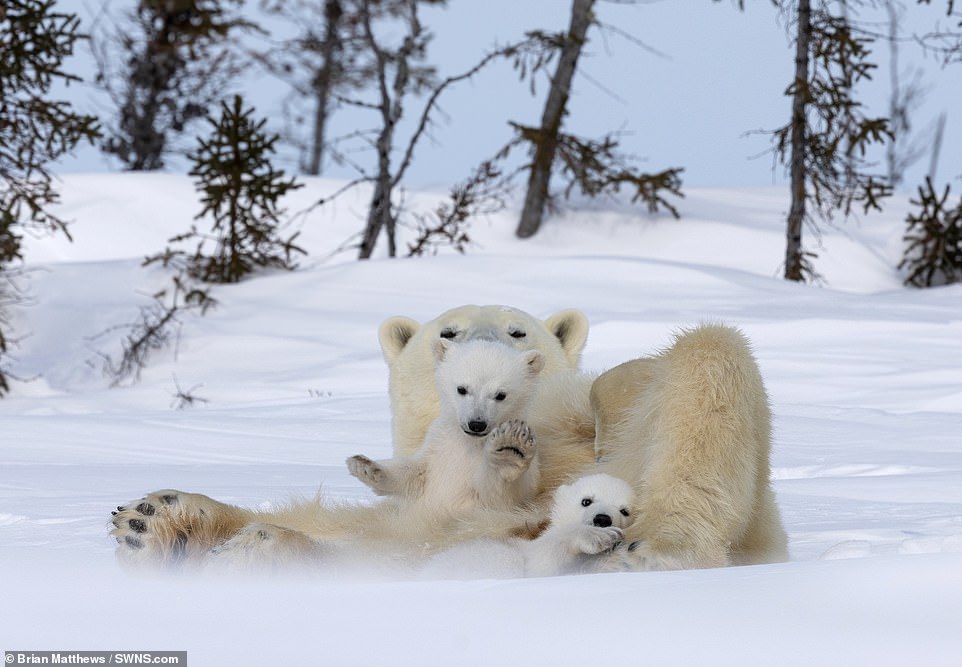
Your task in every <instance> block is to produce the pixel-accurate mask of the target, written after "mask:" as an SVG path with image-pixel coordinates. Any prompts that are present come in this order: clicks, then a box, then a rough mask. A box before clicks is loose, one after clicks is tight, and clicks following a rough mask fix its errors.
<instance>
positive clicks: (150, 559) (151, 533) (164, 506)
mask: <svg viewBox="0 0 962 667" xmlns="http://www.w3.org/2000/svg"><path fill="white" fill-rule="evenodd" d="M111 515H112V519H111V524H112V525H113V528H112V529H111V531H110V534H111V535H112V536H113V538H114V539H115V540H116V541H117V558H118V559H120V561H121V563H123V564H125V565H133V566H139V565H153V566H162V567H178V566H180V565H182V564H183V563H184V562H187V561H203V560H204V559H205V558H206V556H207V552H208V551H209V550H210V548H211V547H213V546H215V545H217V544H220V543H222V542H223V541H225V540H226V539H228V538H229V537H230V536H231V535H233V534H234V533H236V532H237V531H238V530H239V529H240V528H241V527H242V526H243V525H244V524H247V523H250V520H251V513H250V512H249V511H247V510H244V509H241V508H239V507H234V506H232V505H225V504H224V503H220V502H217V501H216V500H214V499H212V498H208V497H207V496H204V495H201V494H198V493H184V492H182V491H173V490H164V491H155V492H154V493H148V494H147V495H146V496H144V497H143V498H139V499H138V500H133V501H131V502H129V503H127V504H126V505H121V506H119V507H118V508H117V509H116V511H114V512H111Z"/></svg>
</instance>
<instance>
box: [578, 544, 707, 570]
mask: <svg viewBox="0 0 962 667" xmlns="http://www.w3.org/2000/svg"><path fill="white" fill-rule="evenodd" d="M695 566H696V565H695V563H694V561H693V560H692V559H691V558H690V557H685V556H679V555H674V554H670V553H664V552H661V551H658V550H655V549H653V548H652V547H651V546H650V545H649V544H648V543H647V542H645V541H644V540H639V541H637V542H631V543H629V544H620V545H618V546H617V547H616V548H615V549H613V550H612V551H611V552H609V553H608V554H606V555H605V556H604V557H603V558H602V559H599V561H598V562H597V563H596V564H595V567H594V571H596V572H649V571H655V570H685V569H690V568H692V567H695Z"/></svg>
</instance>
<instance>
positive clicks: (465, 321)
mask: <svg viewBox="0 0 962 667" xmlns="http://www.w3.org/2000/svg"><path fill="white" fill-rule="evenodd" d="M587 334H588V321H587V318H586V317H585V316H584V315H583V314H582V313H581V312H579V311H576V310H566V311H562V312H560V313H558V314H556V315H553V316H551V317H549V318H547V319H546V320H540V319H538V318H536V317H533V316H532V315H529V314H527V313H525V312H523V311H520V310H517V309H514V308H509V307H505V306H463V307H460V308H455V309H453V310H450V311H448V312H446V313H444V314H442V315H441V316H440V317H438V318H436V319H434V320H431V321H429V322H426V323H424V324H421V323H418V322H417V321H415V320H412V319H410V318H407V317H392V318H390V319H388V320H386V321H385V322H384V323H383V324H382V325H381V328H380V332H379V338H380V342H381V347H382V350H383V353H384V357H385V360H386V361H387V363H388V366H389V369H390V398H391V408H392V412H393V433H394V440H395V454H396V455H398V456H410V455H412V454H414V453H416V451H417V449H418V448H419V447H420V445H421V443H423V441H424V437H425V433H426V431H427V428H428V426H429V425H430V423H431V422H432V421H433V420H434V419H435V418H436V417H437V415H438V412H439V400H438V393H437V390H436V388H435V379H434V378H435V376H434V368H435V362H434V356H433V352H432V348H433V345H434V342H435V341H436V340H437V339H439V338H440V339H448V340H454V341H465V340H475V339H482V340H494V341H499V342H501V343H503V344H505V345H510V346H512V347H515V348H518V349H525V350H538V351H539V352H541V354H542V355H543V357H544V367H543V370H542V371H541V374H540V377H541V380H540V383H539V390H538V392H537V394H536V396H535V397H534V399H533V402H532V404H531V405H530V406H529V410H528V413H527V422H528V426H529V427H530V429H531V431H532V432H533V433H534V436H535V439H536V442H537V443H538V448H539V456H540V472H541V474H540V488H539V489H538V491H537V493H538V494H539V495H540V496H541V498H542V500H543V503H542V505H541V506H543V507H547V505H548V501H549V500H550V497H551V494H552V493H553V492H554V490H555V489H556V488H558V487H559V486H560V485H561V484H564V483H566V482H569V481H571V480H572V479H574V478H577V477H581V476H583V475H585V474H593V473H608V474H611V475H613V476H615V477H619V478H621V479H624V480H625V481H627V482H628V483H630V484H631V485H632V487H633V488H634V490H635V493H636V495H637V497H638V512H637V515H636V521H635V522H634V523H633V524H632V525H631V526H629V527H627V528H626V530H625V542H624V544H625V545H629V544H630V545H631V546H632V548H631V549H628V548H627V547H625V548H621V549H618V550H616V552H615V553H613V554H612V558H611V559H610V569H634V570H644V569H680V568H701V567H720V566H725V565H739V564H753V563H766V562H777V561H781V560H785V559H786V558H787V549H786V537H785V532H784V530H783V529H782V526H781V520H780V518H779V513H778V508H777V506H776V504H775V498H774V494H773V493H772V490H771V486H770V481H769V477H770V465H769V452H770V447H771V416H770V412H769V407H768V398H767V394H766V392H765V388H764V384H763V382H762V378H761V374H760V373H759V370H758V366H757V364H756V362H755V359H754V358H753V356H752V354H751V350H750V348H749V345H748V341H747V340H746V338H745V337H744V336H743V335H742V334H741V333H740V332H738V331H737V330H735V329H733V328H731V327H728V326H723V325H718V324H707V325H702V326H699V327H696V328H693V329H690V330H686V331H683V332H681V333H679V334H678V335H677V336H676V338H675V341H674V342H673V344H672V345H671V346H669V347H668V348H667V349H665V350H664V351H662V352H661V353H659V354H656V355H654V356H648V357H642V358H638V359H634V360H632V361H628V362H626V363H624V364H621V365H620V366H616V367H615V368H612V369H610V370H608V371H607V372H605V373H602V374H601V375H598V376H594V375H591V374H587V373H583V372H580V371H578V370H577V369H578V365H579V361H580V356H581V352H582V349H583V348H584V345H585V342H586V340H587ZM364 516H365V515H364V508H361V507H358V508H351V511H350V512H344V511H342V509H341V508H339V507H336V506H330V505H328V504H325V503H323V502H322V503H309V502H308V503H300V504H296V505H294V506H291V507H289V508H283V509H281V510H278V511H276V512H269V513H265V512H253V511H251V510H247V509H244V508H240V507H236V506H233V505H226V504H224V503H219V502H217V501H215V500H213V499H211V498H208V497H207V496H202V495H199V494H186V493H183V492H180V491H173V490H165V491H158V492H155V493H152V494H149V495H147V496H146V497H145V498H143V499H140V500H136V501H133V502H131V503H129V504H127V505H125V506H121V507H119V508H118V511H117V512H115V513H114V517H113V519H112V524H113V530H112V534H113V535H114V537H115V538H116V539H117V543H118V547H117V552H118V556H119V558H120V559H121V560H122V561H124V562H127V563H131V564H139V563H156V564H167V563H173V562H178V561H184V560H186V561H203V560H204V559H205V558H206V554H207V553H208V552H209V550H210V549H211V548H212V547H217V546H218V545H220V544H223V543H224V542H226V541H227V540H230V539H231V538H233V537H235V536H237V535H238V534H241V533H242V532H243V531H245V529H247V528H248V527H250V526H251V525H261V526H262V525H263V524H269V525H270V526H272V527H273V529H272V531H273V532H272V534H273V533H276V534H277V535H278V536H280V537H282V538H283V541H284V542H285V543H289V544H294V545H297V544H301V543H303V544H304V546H305V548H307V550H308V551H309V550H310V548H309V547H310V546H311V545H312V544H313V543H314V541H315V540H318V539H324V538H327V537H329V536H331V535H332V534H342V535H343V534H347V535H350V534H352V533H355V532H357V530H358V525H359V523H358V522H359V521H360V522H362V523H363V520H364ZM544 518H547V517H546V516H545V517H544ZM258 522H259V523H258ZM525 525H531V524H530V523H529V522H527V521H525ZM509 527H510V528H511V529H513V528H514V527H513V526H510V525H509ZM505 529H506V526H505V524H503V523H500V524H499V523H497V522H495V523H492V524H490V525H487V526H486V525H475V526H470V531H467V532H470V535H471V536H472V537H478V536H485V537H494V538H500V537H506V536H507V535H506V534H505ZM247 532H251V531H247ZM251 534H253V535H255V536H258V537H261V536H262V534H263V535H264V536H268V532H266V531H265V530H264V529H263V527H260V528H258V529H257V530H254V531H253V532H252V533H251ZM437 537H438V538H439V539H441V540H442V541H443V540H448V541H449V543H454V542H457V541H459V540H463V539H465V537H466V536H465V535H463V534H459V535H444V536H437ZM442 546H443V545H442ZM298 551H299V550H298V549H293V550H292V553H297V552H298Z"/></svg>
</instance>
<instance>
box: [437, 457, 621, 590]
mask: <svg viewBox="0 0 962 667" xmlns="http://www.w3.org/2000/svg"><path fill="white" fill-rule="evenodd" d="M635 508H636V498H635V492H634V489H633V488H632V487H631V485H630V484H628V483H627V482H626V481H624V480H622V479H618V478H617V477H612V476H611V475H606V474H603V473H596V474H594V475H587V476H585V477H580V478H578V479H576V480H575V481H573V482H571V483H570V484H564V485H562V486H560V487H558V490H557V491H555V495H554V501H553V502H552V505H551V523H550V524H549V525H548V528H547V529H546V530H545V531H544V532H543V533H542V534H541V535H539V536H538V537H537V538H535V539H533V540H525V539H521V538H511V539H502V540H493V539H480V540H472V541H470V542H465V543H463V544H459V545H457V546H454V547H452V548H450V549H447V550H446V551H443V552H441V553H439V554H437V555H435V556H434V557H433V558H431V560H430V561H429V562H428V563H427V565H425V566H424V568H423V569H422V570H421V573H420V576H421V578H424V579H461V578H479V579H507V578H514V577H552V576H557V575H562V574H576V573H581V572H593V571H596V570H597V569H599V568H602V569H603V566H601V565H599V563H601V562H603V560H604V559H602V558H601V557H600V555H601V554H604V553H605V552H606V551H608V550H610V549H612V548H613V547H614V546H615V545H617V544H618V543H619V542H621V541H622V538H623V536H624V529H625V528H626V527H627V526H628V525H629V524H630V523H631V522H632V521H633V520H634V519H635Z"/></svg>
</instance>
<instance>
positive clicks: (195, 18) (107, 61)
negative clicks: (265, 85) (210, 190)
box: [95, 0, 254, 171]
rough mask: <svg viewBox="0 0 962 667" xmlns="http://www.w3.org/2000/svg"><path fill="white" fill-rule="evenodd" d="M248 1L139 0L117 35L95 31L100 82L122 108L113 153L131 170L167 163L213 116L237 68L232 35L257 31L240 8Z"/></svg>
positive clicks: (112, 135) (107, 146)
mask: <svg viewBox="0 0 962 667" xmlns="http://www.w3.org/2000/svg"><path fill="white" fill-rule="evenodd" d="M242 2H243V0H139V1H138V2H137V5H136V8H135V9H134V10H133V11H132V12H131V14H130V15H129V16H127V17H126V18H125V20H122V21H121V22H120V23H119V24H118V25H117V26H116V27H115V29H114V32H113V34H108V33H102V34H100V35H97V36H96V41H95V53H96V55H97V61H98V70H99V71H98V75H97V81H98V83H99V84H100V85H101V86H102V87H103V88H104V89H105V90H106V91H107V93H108V94H109V96H110V98H111V99H112V101H113V103H114V104H115V105H116V107H117V118H116V121H115V122H114V123H111V127H110V131H109V136H108V137H107V140H106V141H105V142H104V145H103V150H104V151H105V152H106V153H108V154H110V155H113V156H115V157H117V158H118V159H119V160H120V161H121V162H122V163H123V164H124V166H125V167H126V168H127V169H129V170H131V171H150V170H156V169H162V168H163V167H164V159H165V156H167V155H168V154H169V153H170V152H171V151H172V148H173V147H172V142H173V140H174V138H175V137H176V136H177V135H179V134H181V133H183V132H184V131H185V130H186V129H187V128H188V126H189V125H190V124H191V123H192V122H193V121H196V120H198V119H201V118H203V117H204V116H205V115H206V114H207V110H208V109H209V108H210V107H211V106H212V105H213V104H215V102H216V101H217V100H219V99H221V98H222V97H223V95H224V91H225V90H226V89H227V88H229V84H230V81H231V80H232V78H233V77H234V75H235V74H236V73H237V71H238V67H239V62H238V60H237V56H236V52H235V50H234V49H233V47H232V45H231V43H230V37H231V35H232V34H233V33H235V32H237V31H239V30H250V29H254V26H253V24H251V23H250V22H249V21H246V20H244V19H241V18H240V17H239V16H238V15H237V14H236V13H235V12H236V10H237V9H238V8H239V7H240V6H241V4H242ZM117 62H120V63H123V65H122V67H121V69H120V70H119V71H115V70H114V69H113V65H114V63H117Z"/></svg>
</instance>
